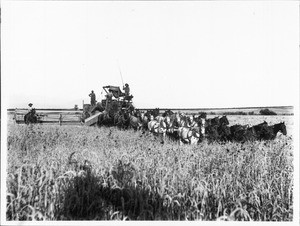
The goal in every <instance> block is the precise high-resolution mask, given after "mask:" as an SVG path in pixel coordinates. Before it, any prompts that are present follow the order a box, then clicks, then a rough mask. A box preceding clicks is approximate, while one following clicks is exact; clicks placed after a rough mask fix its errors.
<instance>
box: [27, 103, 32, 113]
mask: <svg viewBox="0 0 300 226" xmlns="http://www.w3.org/2000/svg"><path fill="white" fill-rule="evenodd" d="M32 105H33V104H32V103H29V104H28V106H29V107H28V113H29V112H31V111H32V109H33V107H32Z"/></svg>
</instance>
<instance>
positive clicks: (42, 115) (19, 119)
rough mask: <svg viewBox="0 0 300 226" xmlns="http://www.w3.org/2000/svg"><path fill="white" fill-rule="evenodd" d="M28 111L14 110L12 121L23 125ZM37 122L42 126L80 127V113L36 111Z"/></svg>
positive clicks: (72, 111)
mask: <svg viewBox="0 0 300 226" xmlns="http://www.w3.org/2000/svg"><path fill="white" fill-rule="evenodd" d="M27 112H28V111H27V110H26V109H17V108H16V109H15V110H14V111H13V112H11V113H12V114H13V120H14V121H15V122H16V123H17V124H24V123H25V121H24V116H25V114H26V113H27ZM36 113H37V115H38V118H39V121H40V122H41V123H43V124H58V125H77V124H78V125H80V124H82V121H81V115H82V111H80V110H78V111H76V110H62V109H60V110H36Z"/></svg>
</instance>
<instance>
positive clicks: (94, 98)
mask: <svg viewBox="0 0 300 226" xmlns="http://www.w3.org/2000/svg"><path fill="white" fill-rule="evenodd" d="M89 97H91V105H92V106H94V105H96V95H95V93H94V90H92V92H91V93H90V94H89Z"/></svg>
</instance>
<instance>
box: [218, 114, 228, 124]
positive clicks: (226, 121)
mask: <svg viewBox="0 0 300 226" xmlns="http://www.w3.org/2000/svg"><path fill="white" fill-rule="evenodd" d="M219 122H220V124H221V125H223V124H224V125H229V121H228V119H227V117H226V115H224V116H222V117H221V118H220V121H219Z"/></svg>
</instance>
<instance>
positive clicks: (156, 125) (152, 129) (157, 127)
mask: <svg viewBox="0 0 300 226" xmlns="http://www.w3.org/2000/svg"><path fill="white" fill-rule="evenodd" d="M148 130H149V133H153V134H154V135H158V136H160V137H161V143H164V140H165V137H166V131H167V125H166V123H165V122H164V118H163V117H161V118H159V121H157V120H155V119H154V118H153V116H152V115H151V117H150V122H148Z"/></svg>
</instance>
